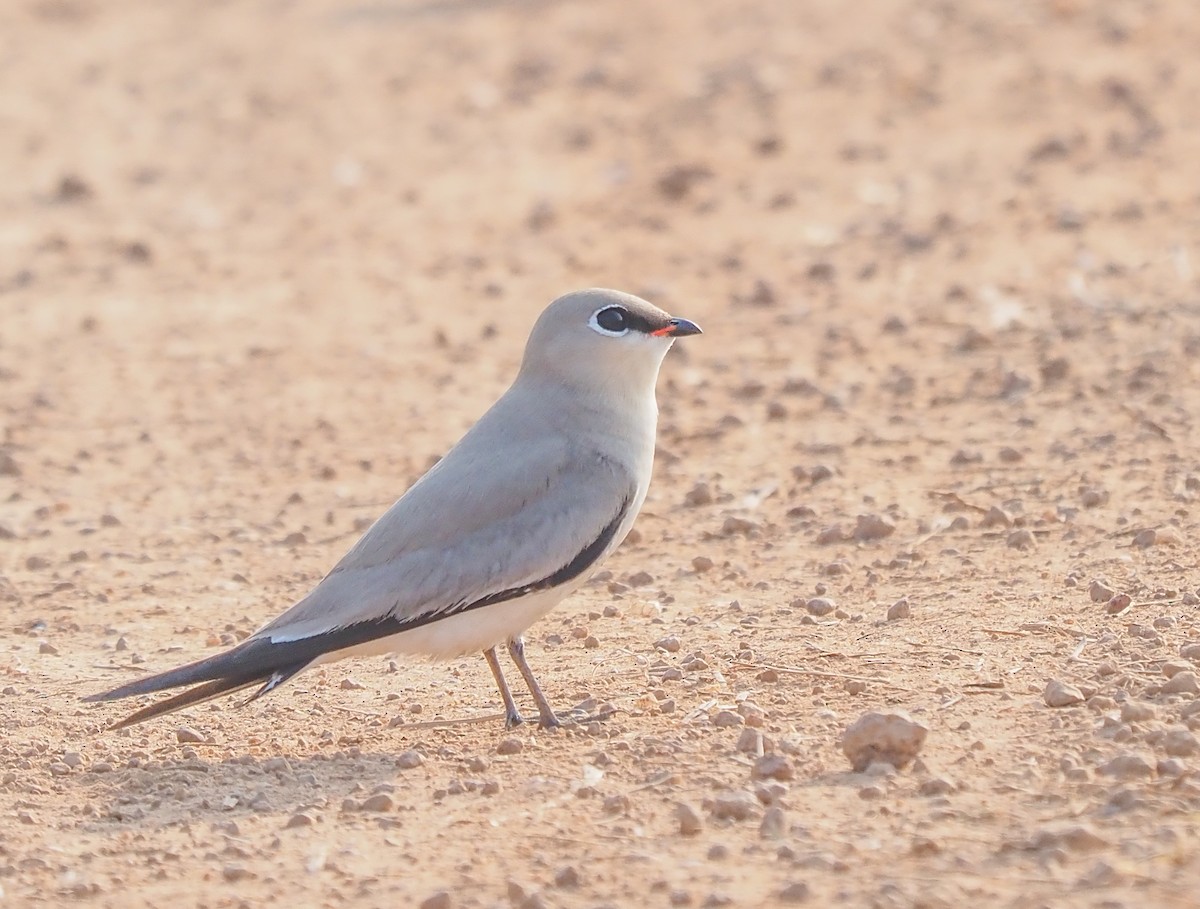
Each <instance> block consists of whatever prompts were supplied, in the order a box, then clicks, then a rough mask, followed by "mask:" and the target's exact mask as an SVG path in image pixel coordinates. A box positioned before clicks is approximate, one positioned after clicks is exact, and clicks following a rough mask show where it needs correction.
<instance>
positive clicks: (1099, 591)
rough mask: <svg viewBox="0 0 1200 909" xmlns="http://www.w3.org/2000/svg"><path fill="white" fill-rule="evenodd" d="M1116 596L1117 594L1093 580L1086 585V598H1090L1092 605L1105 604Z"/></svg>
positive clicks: (1105, 585)
mask: <svg viewBox="0 0 1200 909" xmlns="http://www.w3.org/2000/svg"><path fill="white" fill-rule="evenodd" d="M1116 595H1117V592H1116V591H1115V590H1113V589H1112V588H1111V587H1109V586H1108V585H1107V584H1105V583H1104V582H1103V581H1100V580H1095V581H1092V583H1091V584H1089V585H1088V596H1089V597H1091V598H1092V602H1093V603H1107V602H1108V601H1109V600H1111V599H1112V598H1113V597H1115V596H1116Z"/></svg>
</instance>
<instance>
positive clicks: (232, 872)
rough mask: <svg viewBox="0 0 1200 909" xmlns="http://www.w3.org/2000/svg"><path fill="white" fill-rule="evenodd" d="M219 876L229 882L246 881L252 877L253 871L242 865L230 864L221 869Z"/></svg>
mask: <svg viewBox="0 0 1200 909" xmlns="http://www.w3.org/2000/svg"><path fill="white" fill-rule="evenodd" d="M221 877H223V878H225V880H227V881H229V882H230V883H237V882H238V881H246V880H249V879H250V878H252V877H254V872H253V871H250V870H249V869H248V868H245V867H243V866H242V865H232V864H231V865H226V866H225V867H224V868H222V869H221Z"/></svg>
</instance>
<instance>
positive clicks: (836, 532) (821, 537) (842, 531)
mask: <svg viewBox="0 0 1200 909" xmlns="http://www.w3.org/2000/svg"><path fill="white" fill-rule="evenodd" d="M848 539H850V535H849V534H848V533H846V528H844V527H843V526H842V525H841V524H830V525H829V526H828V527H826V528H824V529H823V530H822V531H821V532H820V533H818V534H817V538H816V543H817V545H818V546H825V545H828V544H829V543H844V542H845V541H846V540H848Z"/></svg>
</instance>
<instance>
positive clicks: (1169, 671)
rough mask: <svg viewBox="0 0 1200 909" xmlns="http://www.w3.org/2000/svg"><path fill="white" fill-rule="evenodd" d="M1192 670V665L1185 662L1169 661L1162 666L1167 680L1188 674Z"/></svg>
mask: <svg viewBox="0 0 1200 909" xmlns="http://www.w3.org/2000/svg"><path fill="white" fill-rule="evenodd" d="M1191 668H1192V664H1191V663H1185V662H1184V661H1183V660H1167V661H1166V662H1165V663H1163V664H1162V669H1161V672H1162V674H1163V675H1165V676H1166V677H1167V678H1169V679H1170V678H1174V677H1175V676H1177V675H1179V673H1181V672H1188V671H1190V670H1191Z"/></svg>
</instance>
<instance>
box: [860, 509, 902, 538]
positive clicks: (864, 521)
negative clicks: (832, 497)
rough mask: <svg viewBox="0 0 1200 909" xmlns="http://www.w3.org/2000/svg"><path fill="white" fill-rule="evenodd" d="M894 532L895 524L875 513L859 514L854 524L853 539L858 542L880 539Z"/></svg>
mask: <svg viewBox="0 0 1200 909" xmlns="http://www.w3.org/2000/svg"><path fill="white" fill-rule="evenodd" d="M895 532H896V525H895V524H893V523H892V522H891V521H889V520H888V519H887V518H885V517H883V516H881V515H877V514H860V515H859V516H858V518H857V520H856V522H855V525H854V539H856V540H858V541H859V542H870V541H872V540H882V539H883V538H884V537H889V536H891V535H892V534H893V533H895Z"/></svg>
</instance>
